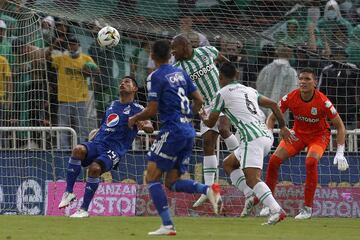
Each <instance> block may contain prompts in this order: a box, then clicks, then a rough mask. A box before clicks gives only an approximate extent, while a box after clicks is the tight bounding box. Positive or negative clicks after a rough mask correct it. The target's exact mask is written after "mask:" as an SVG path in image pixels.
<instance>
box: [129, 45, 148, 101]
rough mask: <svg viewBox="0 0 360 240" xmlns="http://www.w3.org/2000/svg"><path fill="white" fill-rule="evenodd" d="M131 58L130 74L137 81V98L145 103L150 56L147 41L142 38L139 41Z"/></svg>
mask: <svg viewBox="0 0 360 240" xmlns="http://www.w3.org/2000/svg"><path fill="white" fill-rule="evenodd" d="M132 56H133V59H132V60H131V63H132V65H131V75H132V76H134V78H135V79H136V82H137V83H138V88H139V90H138V92H137V99H138V101H139V102H140V103H145V102H146V101H147V98H146V79H147V76H148V72H147V63H148V59H149V57H150V46H149V42H147V41H146V40H144V41H143V42H141V47H139V48H136V49H135V50H134V52H133V54H132Z"/></svg>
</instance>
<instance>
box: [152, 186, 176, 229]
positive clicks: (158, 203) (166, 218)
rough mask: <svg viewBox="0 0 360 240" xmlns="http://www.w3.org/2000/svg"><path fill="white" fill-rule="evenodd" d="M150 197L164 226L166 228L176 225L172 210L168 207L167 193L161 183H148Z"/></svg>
mask: <svg viewBox="0 0 360 240" xmlns="http://www.w3.org/2000/svg"><path fill="white" fill-rule="evenodd" d="M148 188H149V193H150V197H151V199H152V201H153V203H154V205H155V207H156V210H157V211H158V213H159V215H160V217H161V220H162V224H163V225H164V226H167V225H174V224H173V222H172V219H171V215H170V209H169V206H168V202H167V198H166V195H165V192H164V190H163V188H162V185H161V183H160V182H150V183H148Z"/></svg>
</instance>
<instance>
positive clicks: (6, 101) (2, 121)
mask: <svg viewBox="0 0 360 240" xmlns="http://www.w3.org/2000/svg"><path fill="white" fill-rule="evenodd" d="M12 95H13V83H12V80H11V70H10V65H9V63H8V61H7V59H6V58H5V57H3V56H0V126H1V127H8V126H9V120H10V118H9V115H10V111H11V108H12V103H13V102H12ZM6 136H7V135H6V133H5V132H2V131H1V132H0V148H2V147H5V148H7V147H9V143H8V142H6V140H5V139H6ZM4 140H5V141H4Z"/></svg>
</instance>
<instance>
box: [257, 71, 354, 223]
mask: <svg viewBox="0 0 360 240" xmlns="http://www.w3.org/2000/svg"><path fill="white" fill-rule="evenodd" d="M298 83H299V86H300V87H299V88H298V89H295V90H294V91H292V92H290V93H289V94H287V95H285V96H284V97H283V98H282V99H281V100H280V103H279V104H280V109H281V111H282V112H283V113H284V112H285V111H286V110H290V111H291V112H292V114H293V116H294V119H295V123H294V127H293V130H294V132H295V135H296V137H297V139H296V141H292V142H286V141H284V140H282V141H281V142H280V144H279V146H278V147H277V149H276V150H275V153H274V154H273V155H272V156H271V158H270V161H269V165H268V169H267V172H266V184H267V185H268V186H269V188H270V189H271V191H272V192H273V193H274V190H275V186H276V182H277V179H278V171H279V168H280V164H281V163H282V162H283V161H284V160H286V159H288V158H289V157H292V156H294V155H296V154H298V153H299V152H300V151H302V150H303V149H304V148H305V147H307V156H306V160H305V166H306V179H305V192H304V196H305V203H304V205H305V206H304V208H303V209H301V210H300V213H299V214H298V215H297V216H296V217H295V219H309V218H311V215H312V206H313V199H314V195H315V190H316V186H317V183H318V172H317V168H318V162H319V160H320V158H321V157H322V155H323V153H324V151H325V149H326V147H327V145H328V144H329V141H330V126H329V123H328V122H327V120H326V118H328V119H330V121H331V123H332V124H333V125H334V126H335V128H336V130H337V136H336V142H337V152H336V155H335V158H334V164H337V167H338V169H339V170H340V171H345V170H346V169H347V168H348V167H349V165H348V163H347V161H346V158H345V157H344V149H345V127H344V123H343V121H342V120H341V118H340V116H339V114H338V113H337V111H336V109H335V107H334V106H333V104H332V103H331V102H330V100H329V99H328V98H327V97H326V96H325V95H324V94H322V93H321V92H320V91H318V90H316V85H317V80H316V75H315V73H314V71H313V70H312V69H309V68H305V69H302V70H301V71H300V75H299V82H298ZM274 124H275V116H274V115H273V114H271V115H270V116H269V118H268V121H267V125H268V128H270V129H273V128H274ZM267 212H268V210H267V208H263V209H262V211H261V212H260V215H262V216H265V215H266V214H267Z"/></svg>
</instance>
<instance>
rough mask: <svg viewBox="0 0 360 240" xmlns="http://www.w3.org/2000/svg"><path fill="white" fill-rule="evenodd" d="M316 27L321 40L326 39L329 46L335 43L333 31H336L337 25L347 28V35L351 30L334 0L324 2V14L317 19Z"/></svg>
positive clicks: (349, 24)
mask: <svg viewBox="0 0 360 240" xmlns="http://www.w3.org/2000/svg"><path fill="white" fill-rule="evenodd" d="M317 27H318V29H319V31H320V33H321V37H322V42H324V41H328V43H329V44H330V47H332V46H333V45H334V43H335V42H334V41H335V39H336V36H335V34H334V33H335V32H337V29H338V28H339V27H345V28H346V29H347V36H349V35H350V33H351V31H352V26H351V23H350V22H349V21H348V20H346V19H345V18H343V17H342V16H341V13H340V9H339V5H338V4H337V2H336V1H335V0H330V1H328V2H327V3H326V5H325V10H324V16H323V17H322V18H320V19H319V21H318V23H317Z"/></svg>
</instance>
